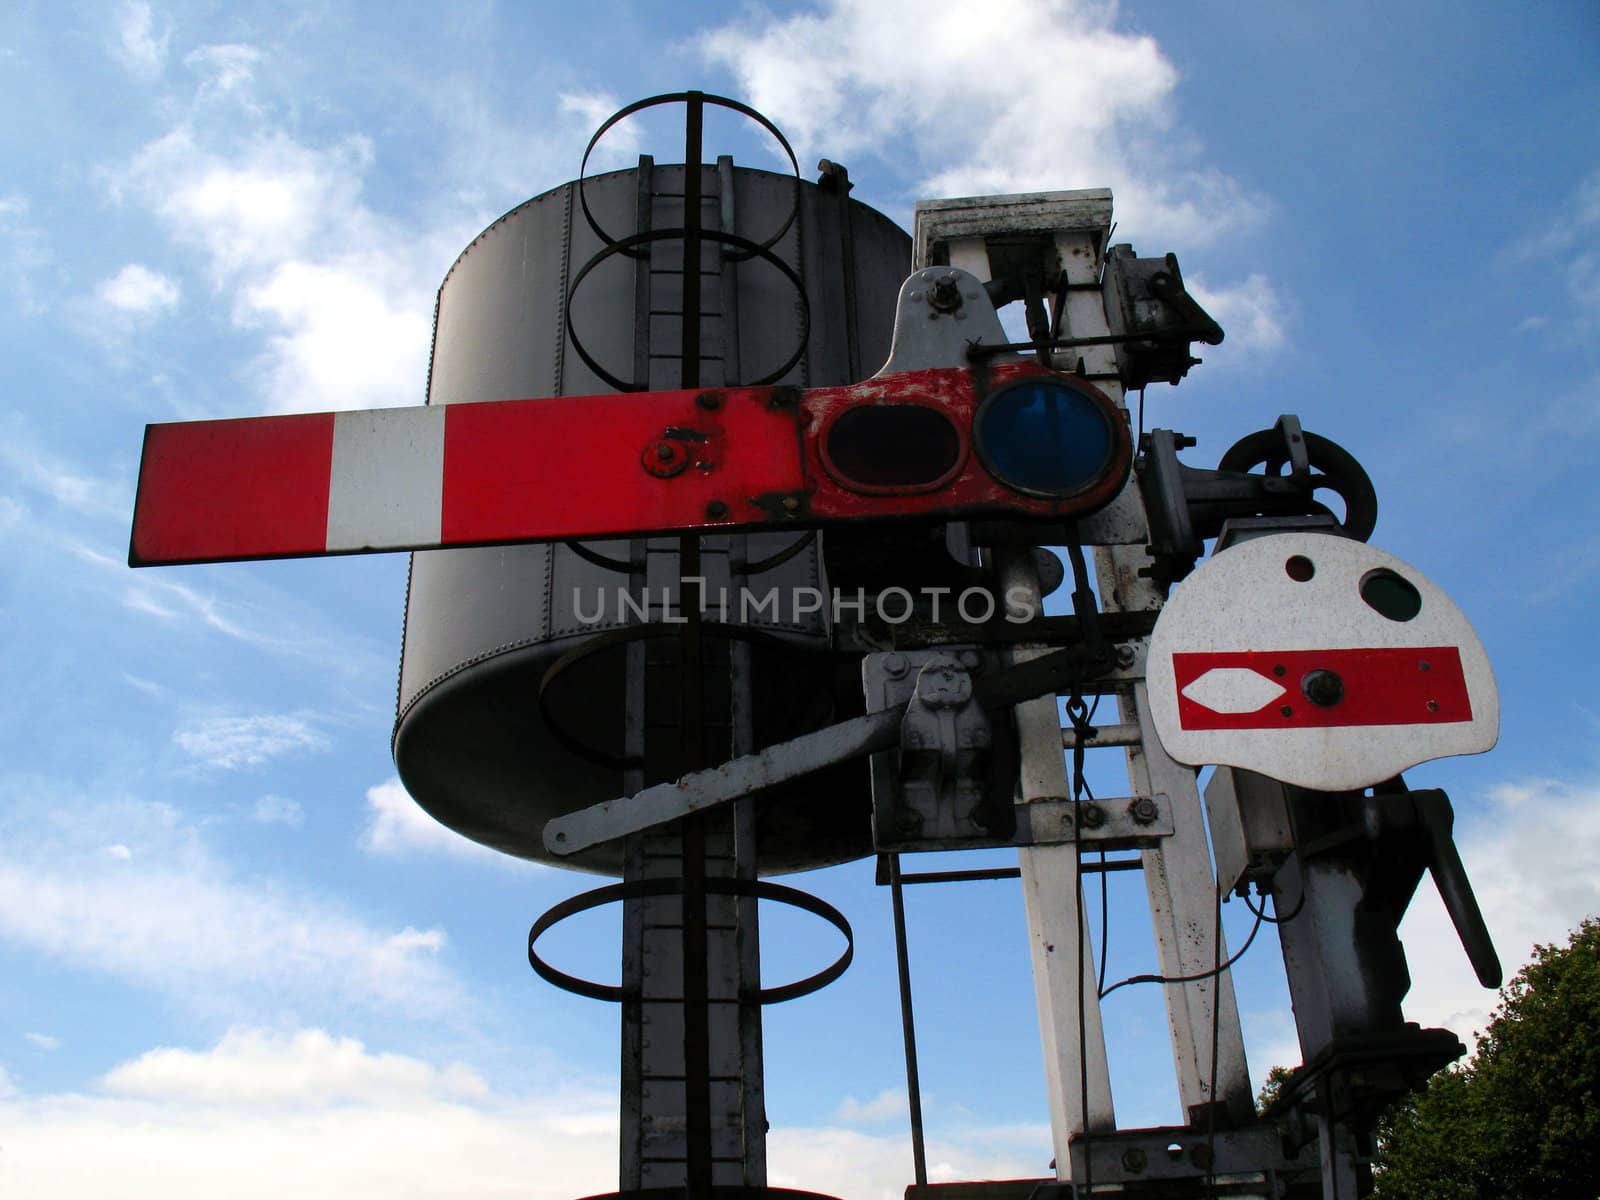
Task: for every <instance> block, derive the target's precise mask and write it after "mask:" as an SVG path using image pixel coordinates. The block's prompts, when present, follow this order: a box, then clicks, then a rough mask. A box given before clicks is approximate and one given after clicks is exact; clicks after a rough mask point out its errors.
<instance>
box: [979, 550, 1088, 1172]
mask: <svg viewBox="0 0 1600 1200" xmlns="http://www.w3.org/2000/svg"><path fill="white" fill-rule="evenodd" d="M994 562H995V567H996V569H997V571H998V573H999V575H1000V582H1001V586H1002V587H1003V588H1005V589H1006V594H1007V595H1011V594H1012V590H1013V589H1019V588H1020V589H1022V594H1023V595H1026V596H1028V597H1030V598H1031V600H1032V603H1033V604H1034V605H1035V606H1041V607H1042V603H1043V602H1042V598H1041V597H1040V593H1039V573H1038V569H1037V568H1036V567H1035V566H1034V563H1033V558H1032V556H1031V554H1030V552H1029V551H1028V550H1027V549H1025V548H1024V549H1005V550H997V551H996V552H995V553H994ZM1040 653H1042V651H1038V650H1031V649H1027V648H1022V649H1018V650H1016V651H1013V653H1012V661H1014V662H1023V661H1026V660H1027V659H1028V658H1030V657H1036V656H1037V655H1038V654H1040ZM1015 711H1016V722H1017V738H1018V741H1019V742H1020V744H1021V750H1022V802H1023V803H1024V804H1028V803H1032V802H1034V801H1038V800H1050V799H1065V798H1067V797H1069V796H1070V795H1071V794H1072V789H1071V784H1070V782H1069V780H1068V778H1067V765H1066V759H1065V757H1064V756H1063V755H1062V752H1061V718H1060V714H1059V712H1058V710H1057V702H1056V698H1055V697H1054V696H1047V697H1041V698H1039V699H1038V700H1030V701H1028V702H1027V703H1026V704H1019V705H1017V707H1016V710H1015ZM1017 860H1018V866H1019V867H1020V869H1021V871H1022V900H1023V905H1024V908H1025V911H1026V913H1027V918H1028V949H1029V953H1030V956H1031V959H1032V962H1033V988H1034V999H1035V1003H1036V1004H1037V1006H1038V1009H1039V1037H1040V1041H1041V1043H1042V1045H1043V1049H1044V1066H1045V1086H1046V1089H1047V1091H1048V1095H1049V1100H1050V1134H1051V1141H1052V1143H1053V1145H1054V1147H1055V1153H1056V1175H1057V1177H1058V1178H1060V1179H1071V1178H1072V1161H1073V1158H1072V1146H1071V1143H1072V1139H1073V1137H1074V1136H1075V1135H1078V1134H1082V1133H1085V1132H1087V1131H1091V1130H1093V1131H1104V1130H1110V1129H1115V1128H1116V1127H1117V1120H1116V1112H1115V1109H1114V1108H1113V1107H1112V1099H1111V1073H1110V1070H1109V1068H1108V1066H1107V1062H1106V1042H1105V1030H1104V1028H1103V1026H1102V1025H1101V1020H1100V999H1099V988H1098V986H1097V981H1098V973H1097V972H1096V970H1095V957H1094V956H1095V948H1094V946H1093V945H1092V944H1090V942H1089V939H1088V932H1087V930H1085V929H1084V926H1083V920H1082V917H1083V910H1082V905H1083V859H1082V855H1081V854H1080V853H1079V849H1078V844H1077V843H1076V842H1073V843H1068V844H1065V845H1058V846H1030V847H1024V848H1022V849H1020V850H1019V851H1018V852H1017ZM1080 938H1081V949H1082V953H1081V955H1080V953H1079V947H1080ZM1073 1182H1075V1183H1082V1182H1083V1181H1082V1180H1073Z"/></svg>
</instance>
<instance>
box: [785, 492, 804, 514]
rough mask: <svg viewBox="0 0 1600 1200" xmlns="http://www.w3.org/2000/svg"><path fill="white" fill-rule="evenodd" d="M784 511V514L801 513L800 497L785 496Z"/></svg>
mask: <svg viewBox="0 0 1600 1200" xmlns="http://www.w3.org/2000/svg"><path fill="white" fill-rule="evenodd" d="M783 511H784V512H799V511H800V497H799V496H785V497H784V498H783Z"/></svg>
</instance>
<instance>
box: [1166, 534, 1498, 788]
mask: <svg viewBox="0 0 1600 1200" xmlns="http://www.w3.org/2000/svg"><path fill="white" fill-rule="evenodd" d="M1146 677H1147V682H1148V686H1149V694H1150V713H1151V719H1152V720H1153V722H1154V724H1155V729H1156V734H1157V736H1158V737H1159V738H1160V739H1161V744H1162V746H1163V747H1164V748H1165V749H1166V752H1167V753H1168V754H1169V755H1171V756H1172V757H1173V758H1174V759H1176V760H1177V761H1179V762H1182V763H1188V764H1190V765H1193V766H1200V765H1203V764H1208V763H1209V764H1216V765H1227V766H1234V767H1241V768H1243V769H1245V770H1249V771H1257V772H1259V773H1261V774H1263V775H1267V776H1270V777H1272V778H1273V779H1279V780H1282V781H1283V782H1285V783H1291V784H1295V785H1297V786H1299V787H1304V788H1313V789H1315V790H1318V791H1346V790H1351V789H1355V788H1364V787H1370V786H1371V785H1373V784H1375V783H1381V782H1383V781H1384V780H1386V779H1391V778H1393V777H1394V776H1395V775H1398V774H1399V773H1400V772H1402V771H1404V770H1406V769H1407V768H1408V767H1414V766H1416V765H1417V764H1418V763H1421V762H1427V761H1429V760H1430V759H1435V758H1444V757H1446V756H1448V755H1452V754H1481V753H1482V752H1483V751H1485V750H1488V749H1489V748H1490V747H1491V746H1493V745H1494V743H1495V740H1496V739H1497V738H1498V737H1499V733H1500V700H1499V694H1498V692H1497V691H1496V689H1495V683H1494V674H1493V672H1492V671H1491V670H1490V668H1489V659H1488V656H1487V655H1486V654H1485V653H1484V650H1483V644H1482V643H1481V642H1480V641H1479V640H1478V636H1477V634H1476V633H1474V632H1473V630H1472V626H1471V625H1469V624H1468V623H1467V619H1466V617H1464V616H1463V615H1462V614H1461V610H1460V609H1458V608H1457V607H1456V606H1455V605H1454V604H1453V603H1451V601H1450V599H1449V597H1447V596H1446V595H1445V594H1444V593H1443V592H1442V591H1440V590H1439V588H1438V587H1436V586H1435V585H1434V584H1433V583H1432V582H1430V581H1429V580H1428V579H1427V577H1426V576H1424V575H1423V574H1422V573H1421V572H1420V571H1418V570H1417V569H1416V568H1414V567H1412V566H1411V565H1410V564H1408V563H1405V562H1402V561H1401V560H1400V559H1398V558H1396V557H1395V556H1394V555H1392V554H1387V553H1385V552H1384V551H1382V550H1379V549H1377V548H1375V547H1373V546H1368V545H1366V544H1364V543H1362V542H1356V541H1352V540H1350V539H1349V538H1343V537H1338V536H1336V535H1333V534H1323V533H1280V534H1272V535H1270V536H1267V537H1260V538H1254V539H1251V540H1250V541H1246V542H1241V543H1239V544H1238V545H1235V546H1231V547H1229V548H1228V549H1227V550H1224V551H1222V552H1221V553H1220V554H1217V555H1214V556H1213V557H1212V558H1210V559H1208V560H1207V561H1206V562H1204V563H1202V564H1201V565H1200V567H1198V568H1197V569H1196V570H1195V572H1194V573H1193V574H1192V575H1190V576H1189V577H1188V578H1187V579H1185V580H1184V581H1183V582H1182V583H1180V584H1179V585H1178V586H1177V587H1176V588H1175V589H1174V590H1173V593H1172V599H1171V600H1170V601H1169V602H1168V603H1167V606H1166V607H1165V608H1164V609H1163V610H1162V612H1161V617H1160V619H1159V620H1158V621H1157V622H1156V628H1155V632H1154V634H1152V636H1151V639H1150V655H1149V664H1148V668H1147V672H1146Z"/></svg>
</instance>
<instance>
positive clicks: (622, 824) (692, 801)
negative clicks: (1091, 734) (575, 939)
mask: <svg viewBox="0 0 1600 1200" xmlns="http://www.w3.org/2000/svg"><path fill="white" fill-rule="evenodd" d="M1115 662H1116V659H1115V656H1114V654H1113V652H1112V651H1111V649H1110V647H1109V646H1105V645H1100V646H1094V647H1091V646H1087V645H1083V646H1069V647H1067V648H1066V649H1063V650H1057V651H1055V652H1054V653H1051V654H1046V655H1043V656H1041V657H1039V658H1035V659H1032V660H1030V661H1028V662H1025V663H1019V664H1017V665H1016V666H1014V667H1011V668H1009V669H1007V670H1005V671H1001V672H999V673H997V674H995V675H992V676H990V677H988V678H986V679H979V680H975V681H974V683H973V689H972V692H973V698H974V699H976V700H977V702H978V703H979V705H981V706H982V707H983V708H985V709H1000V708H1009V707H1011V706H1012V705H1015V704H1019V703H1021V702H1022V701H1024V700H1031V699H1033V697H1035V696H1042V695H1044V694H1045V693H1046V692H1051V691H1057V692H1059V691H1063V690H1065V689H1067V688H1070V687H1071V686H1072V685H1073V684H1074V683H1081V682H1083V681H1086V680H1089V679H1095V678H1099V677H1100V676H1101V675H1104V674H1106V672H1108V671H1109V670H1110V669H1111V668H1112V666H1113V665H1115ZM904 718H905V709H904V708H903V707H902V708H885V709H880V710H878V711H877V712H870V713H867V714H866V715H865V716H860V717H856V718H854V719H853V720H849V721H843V722H841V723H840V724H838V725H830V726H828V727H827V728H826V729H819V730H817V731H816V732H815V733H808V734H804V735H803V736H801V737H797V738H794V739H793V740H791V741H787V742H780V743H779V744H778V745H776V746H769V747H767V749H765V750H763V751H761V752H760V753H759V754H747V755H744V756H743V757H741V758H736V759H734V760H733V761H732V762H727V763H724V764H723V765H722V766H720V767H713V768H711V769H710V770H706V771H695V772H693V773H692V774H689V775H685V776H684V777H683V778H681V779H679V780H677V781H675V782H672V783H658V784H656V785H655V786H654V787H648V788H645V789H644V791H642V792H638V793H636V794H634V795H632V796H623V797H620V798H619V799H616V800H602V801H601V802H600V803H599V804H591V805H590V806H589V807H588V808H582V809H579V810H578V811H577V812H574V813H568V814H567V815H566V816H563V817H556V818H555V819H554V820H552V821H550V822H549V823H547V824H546V825H545V827H544V844H545V849H547V850H549V851H550V853H552V854H555V855H558V856H563V857H564V856H566V855H569V854H576V853H578V852H579V851H580V850H588V849H590V848H591V847H594V846H598V845H600V844H601V843H602V842H609V841H611V840H613V839H614V838H619V837H623V836H625V835H626V834H630V833H639V832H641V831H643V830H645V829H650V828H652V827H653V826H656V825H660V824H663V823H664V822H667V821H672V820H676V819H677V818H679V817H683V816H687V815H688V814H689V813H693V812H699V811H700V810H702V809H706V808H714V807H716V806H717V805H719V804H727V803H728V802H729V801H732V800H737V799H739V798H740V797H741V796H748V795H750V794H751V793H752V792H758V791H760V790H761V789H763V788H768V787H772V786H774V785H775V784H779V783H783V782H785V781H787V780H790V779H797V778H799V777H800V776H802V775H810V774H813V773H814V772H817V771H820V770H822V769H823V768H824V767H828V766H832V765H833V764H834V763H837V762H845V761H848V760H849V759H852V758H862V757H864V756H866V755H868V754H874V753H876V752H877V751H879V750H888V749H889V748H890V747H892V746H895V745H898V744H899V741H900V723H901V721H902V720H903V719H904Z"/></svg>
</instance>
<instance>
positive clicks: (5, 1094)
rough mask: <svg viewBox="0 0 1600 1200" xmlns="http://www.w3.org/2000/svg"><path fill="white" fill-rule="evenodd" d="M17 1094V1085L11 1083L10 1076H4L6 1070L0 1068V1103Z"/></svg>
mask: <svg viewBox="0 0 1600 1200" xmlns="http://www.w3.org/2000/svg"><path fill="white" fill-rule="evenodd" d="M16 1094H17V1085H16V1084H14V1083H12V1082H11V1076H9V1075H8V1074H6V1069H5V1067H3V1066H0V1101H4V1100H9V1099H11V1098H12V1097H13V1096H15V1095H16Z"/></svg>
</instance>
